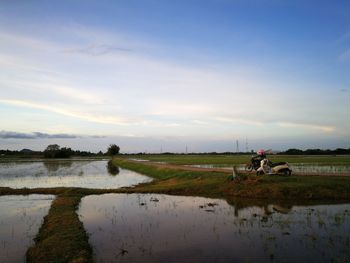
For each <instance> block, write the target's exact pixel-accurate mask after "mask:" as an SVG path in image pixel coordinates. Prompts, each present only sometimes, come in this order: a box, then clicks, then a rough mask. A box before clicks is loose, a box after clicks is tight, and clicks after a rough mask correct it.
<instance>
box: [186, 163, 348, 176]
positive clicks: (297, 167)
mask: <svg viewBox="0 0 350 263" xmlns="http://www.w3.org/2000/svg"><path fill="white" fill-rule="evenodd" d="M289 165H290V168H291V169H292V171H293V172H294V173H305V174H306V173H312V174H321V175H322V174H327V175H331V174H337V175H349V174H350V165H323V164H322V165H319V164H311V163H290V164H289ZM187 166H190V167H198V168H206V169H210V168H222V169H227V170H232V168H233V165H232V164H192V165H187ZM236 168H237V170H238V171H244V170H245V165H243V164H242V165H236Z"/></svg>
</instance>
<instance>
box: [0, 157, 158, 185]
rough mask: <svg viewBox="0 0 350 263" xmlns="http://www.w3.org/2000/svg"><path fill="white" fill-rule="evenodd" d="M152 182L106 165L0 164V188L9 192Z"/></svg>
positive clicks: (83, 163)
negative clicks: (24, 188)
mask: <svg viewBox="0 0 350 263" xmlns="http://www.w3.org/2000/svg"><path fill="white" fill-rule="evenodd" d="M151 180H152V179H151V178H150V177H147V176H145V175H141V174H139V173H136V172H133V171H129V170H125V169H121V168H118V167H116V166H113V165H111V163H109V162H108V161H71V160H48V161H37V162H28V161H26V162H2V163H1V162H0V186H3V187H11V188H23V187H27V188H37V187H84V188H98V189H102V188H118V187H124V186H133V185H136V184H139V183H145V182H149V181H151Z"/></svg>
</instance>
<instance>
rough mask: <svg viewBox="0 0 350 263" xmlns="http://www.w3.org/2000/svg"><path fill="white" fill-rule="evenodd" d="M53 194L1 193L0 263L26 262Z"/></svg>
mask: <svg viewBox="0 0 350 263" xmlns="http://www.w3.org/2000/svg"><path fill="white" fill-rule="evenodd" d="M53 198H54V196H52V195H28V196H21V195H17V196H0V212H1V213H0V262H25V254H26V251H27V249H28V248H29V247H30V246H31V245H32V244H34V242H33V238H34V237H35V235H36V234H37V233H38V230H39V227H40V225H41V223H42V221H43V217H44V216H45V215H46V214H47V213H48V211H49V208H50V205H51V202H52V200H53Z"/></svg>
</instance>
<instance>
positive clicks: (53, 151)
mask: <svg viewBox="0 0 350 263" xmlns="http://www.w3.org/2000/svg"><path fill="white" fill-rule="evenodd" d="M119 151H120V148H119V146H118V145H116V144H111V145H110V146H109V147H108V149H107V151H106V152H105V153H103V152H102V151H99V152H98V153H93V152H89V151H79V150H72V149H71V148H68V147H62V148H61V147H60V146H59V145H58V144H50V145H48V146H47V147H46V149H45V150H44V151H32V150H30V149H23V150H20V151H11V150H0V157H4V156H9V157H28V158H34V157H38V158H40V157H44V158H69V157H72V156H77V157H96V156H107V155H109V156H114V155H117V154H119Z"/></svg>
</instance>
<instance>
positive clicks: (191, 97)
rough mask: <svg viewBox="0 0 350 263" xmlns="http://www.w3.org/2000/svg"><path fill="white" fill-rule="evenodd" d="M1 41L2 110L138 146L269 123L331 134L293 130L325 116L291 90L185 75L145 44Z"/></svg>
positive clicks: (78, 31)
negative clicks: (40, 115)
mask: <svg viewBox="0 0 350 263" xmlns="http://www.w3.org/2000/svg"><path fill="white" fill-rule="evenodd" d="M2 31H4V32H1V33H0V39H1V43H0V50H1V51H3V52H2V54H1V55H0V92H1V99H0V103H2V104H8V105H12V106H16V107H19V108H23V107H26V108H33V109H40V110H43V111H47V112H52V113H56V114H60V115H64V116H69V117H71V118H73V119H79V120H84V121H88V122H92V123H95V124H108V125H116V126H118V128H119V126H123V130H120V129H118V130H116V132H118V133H124V134H134V135H137V136H140V135H143V134H148V135H151V134H157V135H158V134H162V135H165V136H166V135H176V134H179V131H181V134H184V135H186V134H187V135H196V134H198V135H202V134H208V133H210V134H217V135H218V136H220V135H221V134H224V133H225V134H227V133H230V130H231V131H232V130H240V129H241V130H243V128H242V127H245V128H252V127H251V126H255V128H262V127H270V126H271V124H272V125H273V124H276V123H278V124H279V126H280V127H284V128H288V127H293V128H297V129H300V130H313V131H315V132H334V131H335V128H334V125H333V124H332V125H323V124H322V125H314V124H310V125H305V124H298V122H297V121H295V119H294V117H295V114H296V113H295V112H296V111H299V112H301V113H303V111H304V112H305V109H306V110H307V114H305V116H306V115H307V116H308V117H305V118H306V120H305V123H308V122H309V123H319V122H318V121H315V120H313V118H312V117H310V116H316V115H315V114H313V113H314V112H320V113H319V115H318V116H320V115H322V114H323V116H326V115H327V111H326V110H327V107H325V106H324V105H322V107H321V106H320V107H319V106H317V105H314V106H313V107H312V108H311V107H309V103H310V102H309V101H308V100H307V99H305V98H306V97H307V96H309V94H307V93H306V94H307V96H305V95H304V94H305V93H304V94H302V93H301V91H300V90H297V89H294V87H292V84H289V83H282V84H281V83H276V82H274V80H269V79H266V78H264V77H262V76H261V75H259V76H258V75H256V74H255V72H254V71H244V70H243V71H242V70H241V68H243V67H242V66H241V65H224V66H222V67H220V66H217V67H216V68H212V67H210V66H208V67H207V66H206V65H199V63H198V64H197V65H195V63H192V64H191V65H188V64H187V65H186V63H181V62H179V61H177V60H176V59H173V58H170V57H169V58H164V57H160V56H158V55H157V52H156V50H157V48H161V47H159V46H157V45H155V44H150V42H149V41H143V40H135V39H132V38H128V37H125V36H118V34H115V33H109V32H101V31H99V30H96V29H93V30H89V29H87V28H80V27H72V28H69V29H67V28H65V29H62V28H61V29H58V30H55V31H57V32H58V34H61V35H62V38H59V37H57V38H55V39H56V40H50V41H48V40H47V39H46V38H45V35H43V36H41V37H38V36H29V35H24V34H20V33H13V32H11V33H9V32H6V31H5V30H2ZM57 39H60V40H57ZM247 68H249V67H247ZM280 84H281V85H282V87H281V85H280ZM288 89H290V90H288ZM300 98H301V99H300ZM314 100H317V98H315V99H314ZM53 118H54V116H53ZM302 121H304V120H302ZM327 121H328V120H327ZM18 122H19V123H20V122H21V120H20V119H18ZM218 123H220V125H217V124H218ZM2 124H3V125H6V120H5V121H3V123H2ZM60 125H62V123H61V124H60ZM63 125H64V124H63ZM203 125H206V129H203ZM43 126H45V123H43ZM97 126H98V125H94V124H90V125H87V126H86V127H87V129H88V131H86V130H78V131H77V132H78V133H85V132H88V133H95V130H96V129H97ZM102 127H104V126H102ZM4 128H6V127H4ZM253 129H254V127H253ZM271 129H272V128H271ZM101 130H103V128H101V129H99V132H100V131H101ZM272 132H273V131H272Z"/></svg>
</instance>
